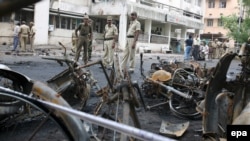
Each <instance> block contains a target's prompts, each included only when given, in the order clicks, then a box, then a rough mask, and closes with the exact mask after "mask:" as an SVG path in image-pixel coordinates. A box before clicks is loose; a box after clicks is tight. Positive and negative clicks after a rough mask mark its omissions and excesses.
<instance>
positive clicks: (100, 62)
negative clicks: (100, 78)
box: [78, 59, 113, 90]
mask: <svg viewBox="0 0 250 141" xmlns="http://www.w3.org/2000/svg"><path fill="white" fill-rule="evenodd" d="M96 64H100V65H101V67H102V70H103V72H104V75H105V77H106V79H107V81H108V84H109V87H110V88H111V89H112V90H113V85H112V83H111V81H110V79H109V77H108V74H107V71H106V70H105V67H104V65H103V63H102V60H101V59H100V60H98V61H96V62H93V63H89V64H86V65H84V66H79V67H78V68H86V67H90V66H93V65H96Z"/></svg>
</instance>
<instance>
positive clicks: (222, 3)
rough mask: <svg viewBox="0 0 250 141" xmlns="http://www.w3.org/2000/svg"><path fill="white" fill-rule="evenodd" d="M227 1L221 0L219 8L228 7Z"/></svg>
mask: <svg viewBox="0 0 250 141" xmlns="http://www.w3.org/2000/svg"><path fill="white" fill-rule="evenodd" d="M226 6H227V1H226V0H220V4H219V8H226Z"/></svg>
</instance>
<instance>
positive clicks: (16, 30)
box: [11, 23, 20, 51]
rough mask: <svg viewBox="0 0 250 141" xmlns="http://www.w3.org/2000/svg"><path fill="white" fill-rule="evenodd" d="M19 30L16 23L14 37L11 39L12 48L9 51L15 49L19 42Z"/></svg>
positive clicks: (18, 25)
mask: <svg viewBox="0 0 250 141" xmlns="http://www.w3.org/2000/svg"><path fill="white" fill-rule="evenodd" d="M19 30H20V23H17V24H16V26H15V28H14V39H13V49H12V50H11V51H16V48H17V45H18V43H19V36H18V34H19Z"/></svg>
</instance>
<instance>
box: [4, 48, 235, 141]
mask: <svg viewBox="0 0 250 141" xmlns="http://www.w3.org/2000/svg"><path fill="white" fill-rule="evenodd" d="M47 48H49V47H47ZM6 51H8V47H5V48H3V47H1V49H0V53H1V56H0V63H2V64H6V65H8V66H9V67H10V68H11V69H13V70H15V71H18V72H21V73H23V74H25V75H27V76H28V77H30V78H31V79H34V80H39V81H42V82H46V80H48V79H50V78H52V77H53V76H54V75H56V74H58V73H59V72H61V71H62V70H64V69H66V66H60V65H59V64H58V63H56V62H55V61H50V60H44V59H41V57H42V56H43V55H44V54H42V53H41V51H39V50H38V51H37V54H35V55H34V56H16V55H5V53H4V52H6ZM62 52H63V51H62V50H59V49H58V48H57V49H50V51H48V54H49V55H62ZM45 54H46V53H45ZM119 56H122V53H119ZM157 56H159V57H160V58H161V59H169V60H173V59H176V60H178V61H182V60H183V55H178V54H160V53H152V54H144V69H145V72H146V71H148V70H149V69H150V65H151V63H156V62H158V61H157ZM69 57H70V58H73V56H70V55H69ZM101 57H102V52H100V51H95V52H93V61H96V60H99V59H101ZM139 60H140V59H139V54H136V70H135V72H134V73H133V74H132V76H131V77H132V80H137V81H138V83H139V84H141V83H142V82H143V79H142V77H141V76H140V70H139V66H140V64H139V62H140V61H139ZM217 62H218V60H212V61H201V62H200V63H201V64H202V65H204V64H205V63H206V65H207V66H208V67H213V66H215V65H216V63H217ZM80 63H83V62H80ZM238 64H239V61H237V60H234V61H233V63H232V65H231V67H230V72H231V71H232V72H236V71H239V67H238ZM89 69H90V70H91V71H92V73H93V74H94V77H95V78H96V79H97V80H98V84H99V85H100V86H101V87H103V86H106V85H107V81H106V80H105V77H104V74H103V72H102V70H101V69H99V66H97V65H96V66H92V67H90V68H89ZM145 99H146V98H145ZM97 101H98V98H97V97H96V96H94V95H92V96H91V98H90V100H89V102H88V104H87V107H88V108H89V109H92V108H93V107H94V106H95V103H96V102H97ZM159 102H162V101H159V99H146V104H147V105H153V104H156V103H159ZM89 109H88V110H89ZM138 116H139V119H140V122H141V124H142V129H144V130H147V131H150V132H154V133H157V134H158V133H159V128H160V126H161V122H162V121H163V120H164V121H167V122H170V123H184V122H187V121H188V120H187V119H181V118H177V117H175V116H174V115H173V114H172V113H171V112H170V110H169V107H168V105H165V106H160V107H158V108H156V109H152V110H151V111H144V110H140V111H138ZM189 122H190V125H189V128H188V129H187V131H186V133H185V134H184V135H183V137H181V138H178V140H183V141H185V140H187V141H188V140H190V138H192V140H199V139H200V137H199V136H198V135H197V134H196V132H195V130H199V129H201V120H189Z"/></svg>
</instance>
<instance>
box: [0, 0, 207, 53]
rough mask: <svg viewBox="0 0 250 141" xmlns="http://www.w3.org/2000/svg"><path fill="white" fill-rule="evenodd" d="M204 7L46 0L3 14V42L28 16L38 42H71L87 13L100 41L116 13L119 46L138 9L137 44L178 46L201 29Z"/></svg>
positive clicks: (161, 1)
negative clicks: (18, 22)
mask: <svg viewBox="0 0 250 141" xmlns="http://www.w3.org/2000/svg"><path fill="white" fill-rule="evenodd" d="M204 7H205V0H84V1H79V0H43V1H41V2H39V3H36V4H35V5H33V6H29V7H26V8H23V9H21V10H18V11H16V12H14V13H13V14H12V16H11V15H6V17H4V18H2V19H1V21H0V26H1V29H0V31H1V32H0V37H1V39H0V43H2V42H7V43H11V42H12V38H11V36H12V32H13V31H12V29H13V27H14V22H17V21H21V20H26V22H29V21H34V23H35V27H36V29H37V34H36V39H35V44H36V45H42V44H57V42H58V41H61V42H62V43H64V44H66V45H67V44H68V45H70V42H71V33H72V30H74V29H75V27H76V26H77V25H78V24H79V23H80V22H82V17H83V14H84V13H87V14H88V15H89V16H90V18H91V19H92V20H93V29H94V39H95V41H96V42H100V43H101V39H102V34H103V30H104V26H105V24H106V17H107V16H108V15H111V16H113V17H114V23H115V24H116V25H117V27H118V29H119V40H118V43H119V47H120V48H121V49H123V48H124V47H125V42H126V32H127V26H128V22H129V15H130V13H131V12H132V11H136V12H137V13H138V20H139V21H140V22H141V27H142V31H141V34H140V36H139V42H138V44H137V47H138V48H148V49H150V50H152V51H162V50H163V49H167V50H169V49H170V50H175V47H176V45H175V44H176V41H177V40H180V41H181V42H182V43H183V42H184V40H185V39H186V37H187V35H188V34H200V33H201V32H202V29H203V20H204V19H203V17H204V16H203V15H204V13H205V12H204V9H205V8H204ZM11 18H13V19H12V20H11ZM13 20H14V21H13ZM3 27H4V28H3ZM182 45H183V44H182Z"/></svg>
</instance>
